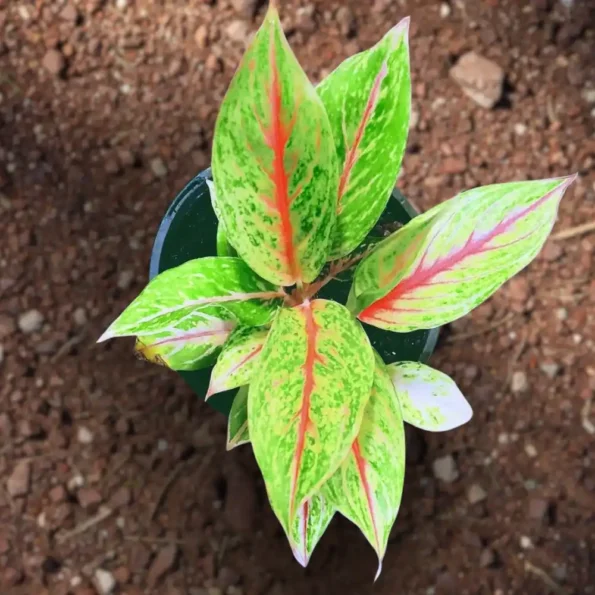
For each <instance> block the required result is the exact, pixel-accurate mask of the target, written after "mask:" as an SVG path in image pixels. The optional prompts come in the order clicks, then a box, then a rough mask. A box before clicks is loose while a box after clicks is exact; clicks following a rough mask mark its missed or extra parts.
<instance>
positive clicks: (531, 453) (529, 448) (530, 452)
mask: <svg viewBox="0 0 595 595" xmlns="http://www.w3.org/2000/svg"><path fill="white" fill-rule="evenodd" d="M525 454H526V455H527V456H528V457H530V458H532V459H534V458H535V457H536V456H537V449H536V448H535V447H534V446H533V445H532V444H525Z"/></svg>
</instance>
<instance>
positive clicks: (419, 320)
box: [348, 176, 575, 332]
mask: <svg viewBox="0 0 595 595" xmlns="http://www.w3.org/2000/svg"><path fill="white" fill-rule="evenodd" d="M574 178H575V176H571V177H568V178H557V179H551V180H537V181H531V182H511V183H507V184H495V185H492V186H484V187H482V188H475V189H474V190H469V191H467V192H463V193H462V194H459V195H457V196H455V197H454V198H452V199H450V200H449V201H446V202H445V203H443V204H441V205H438V206H437V207H435V208H434V209H431V210H430V211H428V212H427V213H425V214H424V215H422V216H420V217H416V218H415V219H413V221H411V222H410V223H408V224H407V225H406V226H405V227H403V228H402V229H400V230H398V231H397V232H395V233H394V234H392V235H391V236H389V237H388V238H387V239H386V240H384V241H382V242H381V243H380V244H378V246H377V247H376V248H375V249H374V250H372V252H371V253H370V254H369V255H368V256H366V257H365V258H364V259H363V260H362V262H361V263H360V265H359V266H358V268H357V270H356V273H355V276H354V285H353V286H352V291H351V295H350V298H349V302H348V307H349V308H350V309H351V310H352V311H353V312H355V313H357V314H358V318H359V319H360V320H362V321H363V322H367V323H368V324H371V325H374V326H378V327H380V328H384V329H387V330H392V331H398V332H409V331H414V330H418V329H426V328H433V327H437V326H440V325H443V324H446V323H448V322H452V321H453V320H456V319H457V318H460V317H461V316H464V315H465V314H467V313H468V312H470V311H471V310H472V309H473V308H475V307H476V306H478V305H479V304H481V303H482V302H483V301H484V300H486V299H487V298H488V297H489V296H491V295H492V294H493V293H494V292H495V291H496V290H497V289H498V288H499V287H500V286H501V285H502V284H503V283H504V282H505V281H506V280H508V279H510V278H511V277H512V276H513V275H515V274H516V273H518V272H519V271H520V270H521V269H523V268H524V267H525V266H527V265H528V264H529V263H530V262H531V260H533V258H535V256H536V255H537V254H538V252H539V251H540V250H541V247H542V246H543V244H544V242H545V240H546V239H547V236H548V235H549V233H550V231H551V229H552V226H553V225H554V222H555V220H556V214H557V211H558V204H559V202H560V199H561V198H562V196H563V194H564V192H565V190H566V189H567V188H568V186H569V185H570V184H571V183H572V182H573V180H574Z"/></svg>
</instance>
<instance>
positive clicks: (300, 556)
mask: <svg viewBox="0 0 595 595" xmlns="http://www.w3.org/2000/svg"><path fill="white" fill-rule="evenodd" d="M291 551H292V552H293V557H294V558H295V559H296V560H297V561H298V563H299V565H300V566H302V567H303V568H306V566H308V562H309V561H310V558H309V557H308V553H307V552H306V550H305V548H304V549H303V550H302V549H301V548H300V547H299V546H297V545H294V544H292V546H291Z"/></svg>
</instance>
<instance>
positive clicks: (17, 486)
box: [6, 461, 31, 498]
mask: <svg viewBox="0 0 595 595" xmlns="http://www.w3.org/2000/svg"><path fill="white" fill-rule="evenodd" d="M30 486H31V464H30V463H29V462H27V461H21V462H19V463H17V464H16V465H15V468H14V470H13V472H12V473H11V475H10V477H9V478H8V481H7V482H6V490H7V491H8V494H9V495H10V496H12V497H13V498H18V497H19V496H25V495H27V493H28V492H29V487H30Z"/></svg>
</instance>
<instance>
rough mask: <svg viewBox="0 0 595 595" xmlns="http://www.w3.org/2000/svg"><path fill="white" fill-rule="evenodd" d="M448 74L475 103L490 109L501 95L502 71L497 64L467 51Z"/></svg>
mask: <svg viewBox="0 0 595 595" xmlns="http://www.w3.org/2000/svg"><path fill="white" fill-rule="evenodd" d="M450 76H451V77H452V78H453V79H454V80H455V81H456V82H457V83H458V84H459V85H460V86H461V88H462V90H463V92H464V93H465V94H466V95H467V96H468V97H470V98H471V99H473V101H475V103H477V104H478V105H480V106H481V107H484V108H486V109H491V108H492V107H494V105H496V103H498V101H499V100H500V98H501V97H502V89H503V84H504V71H503V70H502V68H500V66H498V64H496V63H495V62H492V61H491V60H488V59H487V58H484V57H483V56H480V55H479V54H476V53H475V52H468V53H466V54H464V55H463V56H461V58H460V60H459V61H458V62H457V63H456V64H455V65H454V66H453V67H452V68H451V69H450Z"/></svg>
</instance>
